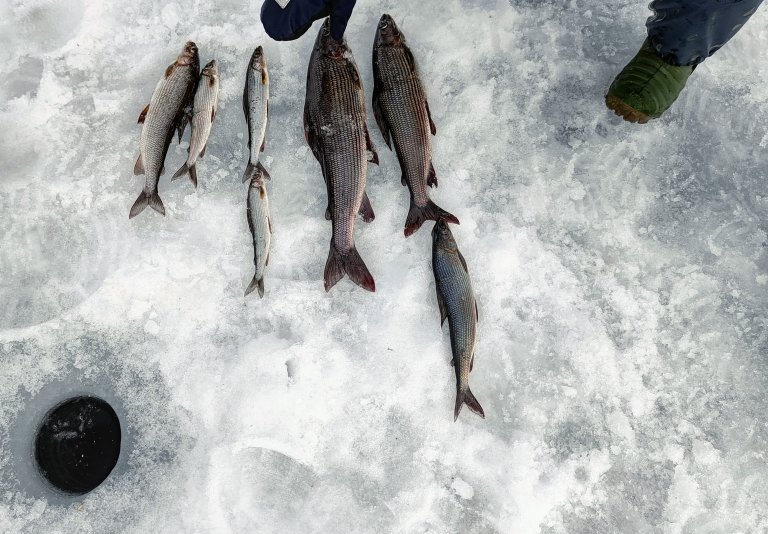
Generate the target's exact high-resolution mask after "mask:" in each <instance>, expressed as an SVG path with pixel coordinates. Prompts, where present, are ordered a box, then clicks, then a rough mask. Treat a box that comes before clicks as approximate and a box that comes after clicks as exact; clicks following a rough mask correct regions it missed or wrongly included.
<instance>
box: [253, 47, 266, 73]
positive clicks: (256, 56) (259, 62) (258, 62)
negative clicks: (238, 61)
mask: <svg viewBox="0 0 768 534" xmlns="http://www.w3.org/2000/svg"><path fill="white" fill-rule="evenodd" d="M263 67H264V49H263V48H262V47H261V46H257V47H256V49H255V50H254V51H253V55H252V56H251V68H254V69H256V70H261V69H262V68H263Z"/></svg>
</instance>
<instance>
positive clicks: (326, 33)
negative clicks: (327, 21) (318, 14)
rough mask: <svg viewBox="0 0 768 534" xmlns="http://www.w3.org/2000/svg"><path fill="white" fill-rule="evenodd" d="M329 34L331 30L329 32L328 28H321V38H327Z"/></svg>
mask: <svg viewBox="0 0 768 534" xmlns="http://www.w3.org/2000/svg"><path fill="white" fill-rule="evenodd" d="M330 33H331V30H329V29H328V28H323V37H328V35H330Z"/></svg>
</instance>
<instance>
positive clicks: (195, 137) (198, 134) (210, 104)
mask: <svg viewBox="0 0 768 534" xmlns="http://www.w3.org/2000/svg"><path fill="white" fill-rule="evenodd" d="M218 98H219V69H218V67H217V65H216V60H215V59H214V60H213V61H211V62H209V63H208V64H207V65H206V66H205V67H203V70H202V72H201V73H200V81H199V83H198V84H197V91H195V99H194V103H193V105H192V134H191V136H190V139H189V155H188V156H187V161H186V162H185V163H184V165H182V166H181V168H180V169H179V170H178V171H176V174H174V175H173V178H171V179H172V180H175V179H176V178H181V177H182V176H184V175H185V174H189V179H190V180H191V181H192V184H193V185H194V186H195V187H197V168H196V166H195V165H196V164H197V158H202V157H203V156H204V155H205V148H206V147H207V146H208V136H209V135H210V134H211V126H213V120H214V119H215V118H216V106H217V102H218Z"/></svg>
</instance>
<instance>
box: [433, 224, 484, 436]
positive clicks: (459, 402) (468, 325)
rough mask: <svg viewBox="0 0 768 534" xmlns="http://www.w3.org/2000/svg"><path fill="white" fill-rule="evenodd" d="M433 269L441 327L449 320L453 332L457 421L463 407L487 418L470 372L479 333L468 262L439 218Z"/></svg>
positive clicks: (455, 411) (452, 346)
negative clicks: (471, 381) (473, 387)
mask: <svg viewBox="0 0 768 534" xmlns="http://www.w3.org/2000/svg"><path fill="white" fill-rule="evenodd" d="M432 270H433V271H434V273H435V289H436V292H437V305H438V307H439V308H440V326H442V325H443V324H444V323H445V320H446V319H448V326H449V328H450V332H451V352H453V360H452V361H453V366H454V369H455V371H456V406H455V408H454V412H453V420H454V421H455V420H456V419H458V418H459V412H460V411H461V407H462V406H463V405H464V404H466V405H467V406H469V409H470V410H472V411H473V412H475V413H476V414H477V415H479V416H480V417H482V418H485V413H484V412H483V407H482V406H480V403H479V402H477V399H476V398H475V396H474V395H473V394H472V391H471V390H470V389H469V373H470V371H472V366H473V364H474V361H475V339H476V337H475V336H476V334H477V302H476V301H475V294H474V293H473V291H472V281H471V280H470V279H469V271H468V270H467V262H466V261H465V260H464V256H462V255H461V252H459V248H458V246H457V245H456V240H455V239H454V238H453V234H452V233H451V229H450V227H449V226H448V224H447V223H446V222H445V221H444V220H442V219H439V220H438V221H437V222H436V223H435V227H434V228H433V229H432Z"/></svg>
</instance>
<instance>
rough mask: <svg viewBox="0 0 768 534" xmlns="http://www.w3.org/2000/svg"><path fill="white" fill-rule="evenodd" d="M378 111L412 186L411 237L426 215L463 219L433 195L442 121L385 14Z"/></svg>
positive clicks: (378, 48) (376, 53) (376, 59)
mask: <svg viewBox="0 0 768 534" xmlns="http://www.w3.org/2000/svg"><path fill="white" fill-rule="evenodd" d="M372 108H373V115H374V117H375V119H376V124H377V125H378V126H379V130H380V131H381V135H382V136H383V137H384V141H385V142H386V143H387V146H388V147H389V148H390V149H392V144H393V143H394V145H395V153H396V154H397V159H398V161H399V162H400V169H401V170H402V179H401V181H402V184H403V185H407V186H408V190H409V191H410V194H411V203H410V208H409V210H408V216H407V218H406V220H405V229H404V231H403V232H404V234H405V236H406V237H408V236H410V235H412V234H413V233H414V232H416V231H417V230H418V229H419V228H420V227H421V225H422V224H424V221H426V220H438V219H443V220H445V221H448V222H452V223H454V224H459V219H457V218H456V217H455V216H454V215H452V214H451V213H448V212H447V211H445V210H444V209H442V208H441V207H439V206H438V205H437V204H435V203H434V202H432V200H431V199H430V198H429V187H428V186H431V187H437V174H436V173H435V166H434V165H433V164H432V136H433V135H435V134H436V133H437V127H436V126H435V123H434V121H433V120H432V115H431V113H430V111H429V103H428V102H427V97H426V93H425V91H424V85H423V84H422V82H421V78H420V76H419V71H418V69H417V68H416V61H415V60H414V58H413V53H412V52H411V50H410V48H408V45H407V44H406V42H405V36H404V35H403V34H402V32H400V30H399V29H398V27H397V25H396V24H395V21H394V20H393V19H392V17H390V16H389V15H386V14H385V15H382V16H381V19H380V20H379V24H378V27H377V28H376V37H375V39H374V42H373V96H372Z"/></svg>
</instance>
